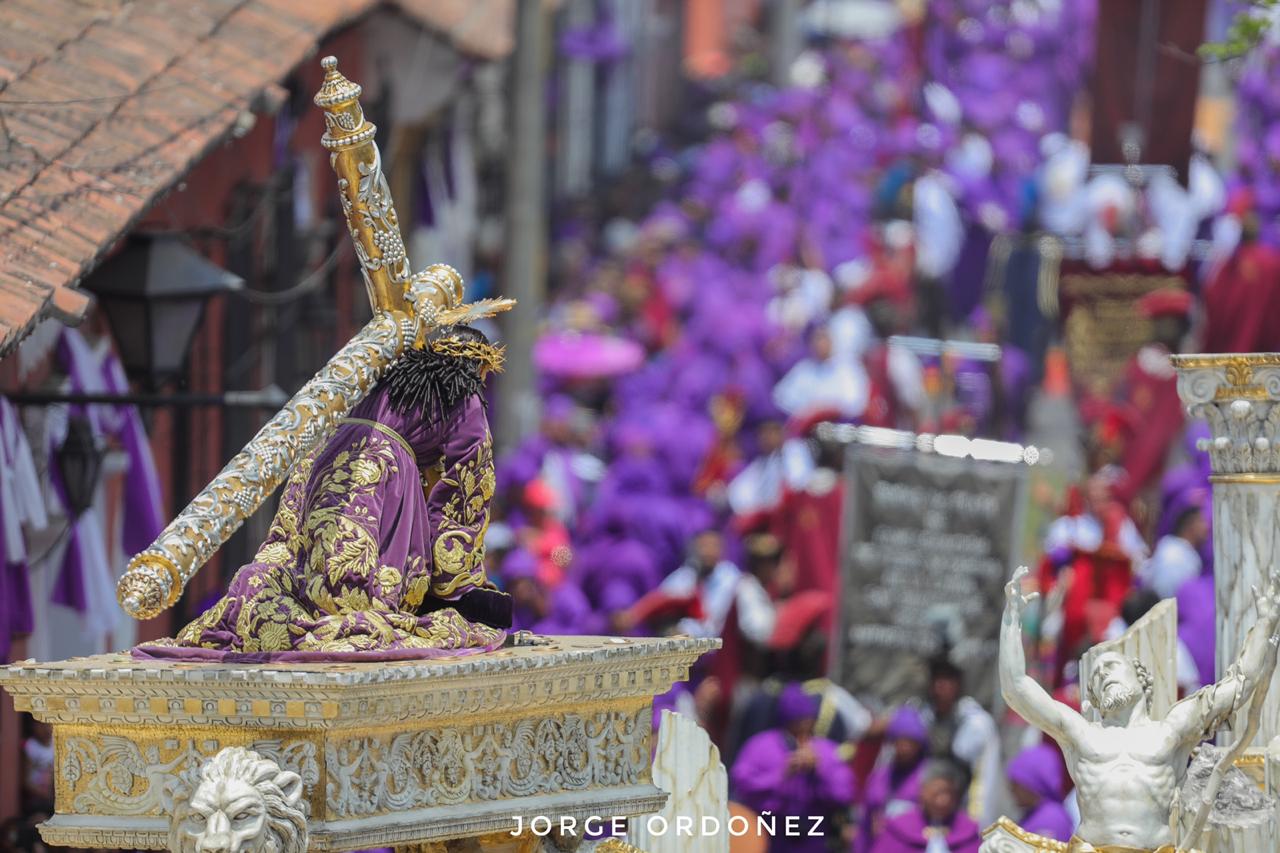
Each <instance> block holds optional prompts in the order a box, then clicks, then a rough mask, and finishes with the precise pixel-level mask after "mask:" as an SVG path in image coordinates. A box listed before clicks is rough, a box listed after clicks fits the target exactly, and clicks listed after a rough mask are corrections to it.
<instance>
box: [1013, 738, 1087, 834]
mask: <svg viewBox="0 0 1280 853" xmlns="http://www.w3.org/2000/svg"><path fill="white" fill-rule="evenodd" d="M1008 775H1009V781H1010V782H1016V783H1018V784H1019V785H1021V786H1022V787H1024V788H1026V789H1027V790H1028V791H1031V792H1032V793H1033V794H1036V795H1038V796H1039V797H1040V802H1039V803H1037V804H1036V805H1035V806H1033V807H1032V809H1031V811H1029V812H1027V813H1026V814H1025V815H1023V817H1022V820H1020V821H1019V822H1018V824H1019V826H1021V827H1022V828H1023V829H1025V830H1026V831H1027V832H1034V833H1035V834H1036V835H1043V836H1044V837H1045V838H1052V839H1054V840H1055V841H1067V840H1069V839H1070V838H1071V833H1072V832H1074V831H1075V824H1074V823H1073V822H1072V820H1071V816H1070V815H1069V814H1067V810H1066V808H1065V807H1064V806H1063V805H1062V756H1061V755H1059V754H1058V752H1057V750H1055V749H1054V748H1053V747H1052V746H1049V745H1048V744H1043V743H1042V744H1039V745H1037V746H1033V747H1030V748H1028V749H1024V750H1023V751H1022V752H1020V753H1018V755H1017V757H1016V758H1014V759H1013V760H1012V761H1010V762H1009V769H1008Z"/></svg>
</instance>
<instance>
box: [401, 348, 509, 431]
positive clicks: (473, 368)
mask: <svg viewBox="0 0 1280 853" xmlns="http://www.w3.org/2000/svg"><path fill="white" fill-rule="evenodd" d="M442 339H450V340H454V341H461V342H464V343H470V342H474V343H479V344H484V345H488V344H489V339H488V338H486V337H485V335H484V333H483V332H481V331H480V330H479V329H475V328H472V327H471V326H446V327H444V328H441V329H439V330H437V332H436V333H435V334H433V335H432V336H431V339H430V340H428V341H427V346H426V347H425V348H424V349H418V348H416V347H415V348H413V349H410V350H408V351H407V352H405V354H404V355H402V356H400V359H399V360H398V361H396V363H395V364H393V365H392V366H391V369H390V370H388V371H387V374H386V376H384V377H383V378H382V384H383V385H385V386H386V388H387V400H388V401H389V402H390V404H391V408H392V409H393V410H395V411H396V412H397V413H398V414H401V415H412V414H414V413H420V414H421V415H422V416H423V417H426V418H428V419H430V420H431V421H432V422H438V421H442V420H444V419H445V418H446V417H448V416H449V413H450V412H452V411H453V410H454V408H455V407H457V405H458V404H459V403H461V402H462V401H463V400H466V399H467V398H468V397H471V396H473V395H476V396H479V397H480V399H481V400H482V401H483V400H484V393H483V392H484V372H485V365H484V364H483V363H482V362H481V361H480V360H479V359H475V358H468V357H466V356H459V355H449V354H445V353H440V352H436V351H435V350H433V349H432V346H431V345H432V343H433V342H434V341H439V340H442Z"/></svg>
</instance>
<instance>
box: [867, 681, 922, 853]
mask: <svg viewBox="0 0 1280 853" xmlns="http://www.w3.org/2000/svg"><path fill="white" fill-rule="evenodd" d="M884 736H885V740H886V741H887V742H888V743H889V744H890V745H892V747H893V754H892V757H891V759H890V760H889V762H888V763H886V764H882V765H881V766H879V767H877V768H876V769H875V770H873V771H872V772H871V775H870V776H869V777H868V778H867V784H866V786H865V788H864V789H863V791H862V797H861V800H862V820H861V821H860V823H859V830H858V837H857V840H856V841H855V843H854V851H855V853H864V851H868V850H870V849H871V846H872V845H873V844H874V843H875V840H876V838H878V837H879V836H880V835H881V833H882V831H883V828H884V823H885V821H888V820H892V819H893V818H896V817H898V816H899V815H902V814H906V813H907V812H909V811H911V810H912V809H914V808H915V806H916V803H917V802H918V801H919V799H920V780H921V777H922V776H923V775H924V769H925V765H926V761H925V757H926V755H927V754H928V750H929V729H928V728H927V727H926V726H925V724H924V720H923V719H921V717H920V712H919V711H917V710H916V709H915V708H912V707H910V706H904V707H902V708H899V709H898V711H897V713H895V714H894V715H893V717H892V719H890V720H889V727H888V728H887V729H885V735H884Z"/></svg>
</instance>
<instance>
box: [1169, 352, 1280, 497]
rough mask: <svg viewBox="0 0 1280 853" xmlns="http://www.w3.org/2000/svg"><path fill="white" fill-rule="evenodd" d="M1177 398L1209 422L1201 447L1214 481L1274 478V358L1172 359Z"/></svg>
mask: <svg viewBox="0 0 1280 853" xmlns="http://www.w3.org/2000/svg"><path fill="white" fill-rule="evenodd" d="M1173 363H1174V366H1175V367H1176V368H1177V370H1178V396H1180V397H1181V398H1182V401H1183V403H1185V404H1186V406H1187V411H1188V412H1189V413H1190V414H1191V415H1192V416H1193V417H1199V418H1204V419H1205V420H1206V421H1208V422H1209V429H1210V431H1211V432H1212V438H1210V439H1208V440H1207V441H1206V442H1203V443H1202V447H1201V449H1203V450H1206V451H1208V453H1209V458H1210V463H1211V464H1212V466H1213V473H1214V474H1215V475H1219V476H1227V477H1231V476H1238V475H1259V474H1261V475H1268V476H1272V475H1274V476H1278V477H1280V405H1277V404H1278V403H1280V353H1223V354H1213V355H1180V356H1174V357H1173Z"/></svg>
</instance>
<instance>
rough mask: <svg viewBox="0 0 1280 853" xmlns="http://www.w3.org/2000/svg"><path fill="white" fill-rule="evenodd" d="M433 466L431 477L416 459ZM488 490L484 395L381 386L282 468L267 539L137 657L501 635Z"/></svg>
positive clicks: (387, 650) (415, 651) (459, 649)
mask: <svg viewBox="0 0 1280 853" xmlns="http://www.w3.org/2000/svg"><path fill="white" fill-rule="evenodd" d="M430 471H435V472H437V473H438V476H439V479H438V481H437V482H435V483H434V485H431V486H430V489H429V491H428V489H427V487H426V486H425V485H424V477H423V475H424V472H430ZM493 493H494V473H493V447H492V440H491V438H490V435H489V425H488V420H487V418H486V416H485V409H484V403H483V401H482V400H481V398H480V397H479V396H477V395H471V396H469V397H466V398H465V399H463V400H462V401H460V402H459V403H458V404H457V405H456V406H454V407H453V409H451V410H450V411H449V413H448V414H447V415H446V416H445V417H443V418H440V419H432V418H426V417H421V416H418V415H416V414H414V415H402V414H400V413H398V412H396V411H395V410H394V409H393V408H392V406H391V404H390V401H389V399H388V394H387V390H386V388H385V387H383V386H379V387H377V388H375V389H374V391H373V393H372V394H371V395H370V396H369V397H368V398H366V399H365V400H364V401H363V402H361V403H360V404H359V405H358V406H357V407H356V408H355V409H354V410H353V411H352V413H351V417H350V418H348V419H347V420H345V421H343V422H342V423H341V424H340V425H339V427H338V429H337V431H336V432H335V433H334V435H333V437H332V438H331V439H330V440H329V441H328V443H327V444H326V445H325V446H324V447H323V448H321V449H320V450H319V451H318V452H317V453H315V454H312V455H311V456H309V457H308V458H306V459H303V460H302V461H301V462H299V463H298V464H297V465H296V466H295V468H294V470H293V472H292V473H291V474H290V476H289V479H288V481H287V482H286V484H285V487H284V493H283V495H282V497H281V500H280V508H279V510H278V511H277V512H276V517H275V519H274V521H273V522H272V524H271V529H270V532H269V533H268V535H267V538H266V541H265V542H263V543H262V546H261V547H260V548H259V549H258V552H257V554H256V555H255V556H254V559H253V561H252V562H251V563H249V564H248V565H246V566H244V567H242V568H241V569H240V570H239V571H238V572H237V573H236V575H235V577H234V578H233V579H232V581H231V586H230V588H229V589H228V591H227V594H226V595H225V596H223V597H222V599H220V600H219V601H218V602H217V603H216V604H215V605H214V606H213V607H211V608H210V609H209V610H207V611H206V612H205V613H204V614H203V615H202V616H200V617H199V618H197V619H196V620H195V621H194V622H192V623H191V624H190V625H188V626H187V627H186V628H184V629H183V630H182V631H181V632H180V633H179V634H178V638H177V640H176V641H168V642H166V641H161V642H159V643H154V644H145V645H142V646H139V647H137V648H136V649H134V654H135V656H138V657H162V658H178V659H189V660H191V659H194V660H224V661H269V660H270V661H282V660H342V659H346V658H353V659H359V660H370V659H374V660H376V659H379V658H381V659H387V660H392V659H400V658H428V657H437V656H446V655H458V654H466V653H471V652H479V651H486V650H490V649H494V648H497V647H498V646H500V645H501V644H502V643H503V641H504V640H505V638H506V631H505V630H503V628H501V627H492V625H500V626H506V625H510V603H509V602H510V599H509V598H508V597H507V596H506V595H505V594H503V593H500V592H497V591H496V590H495V589H494V588H493V586H492V584H490V583H488V581H487V579H486V577H485V569H484V533H485V529H486V528H487V527H488V523H489V502H490V500H491V499H492V497H493Z"/></svg>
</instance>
